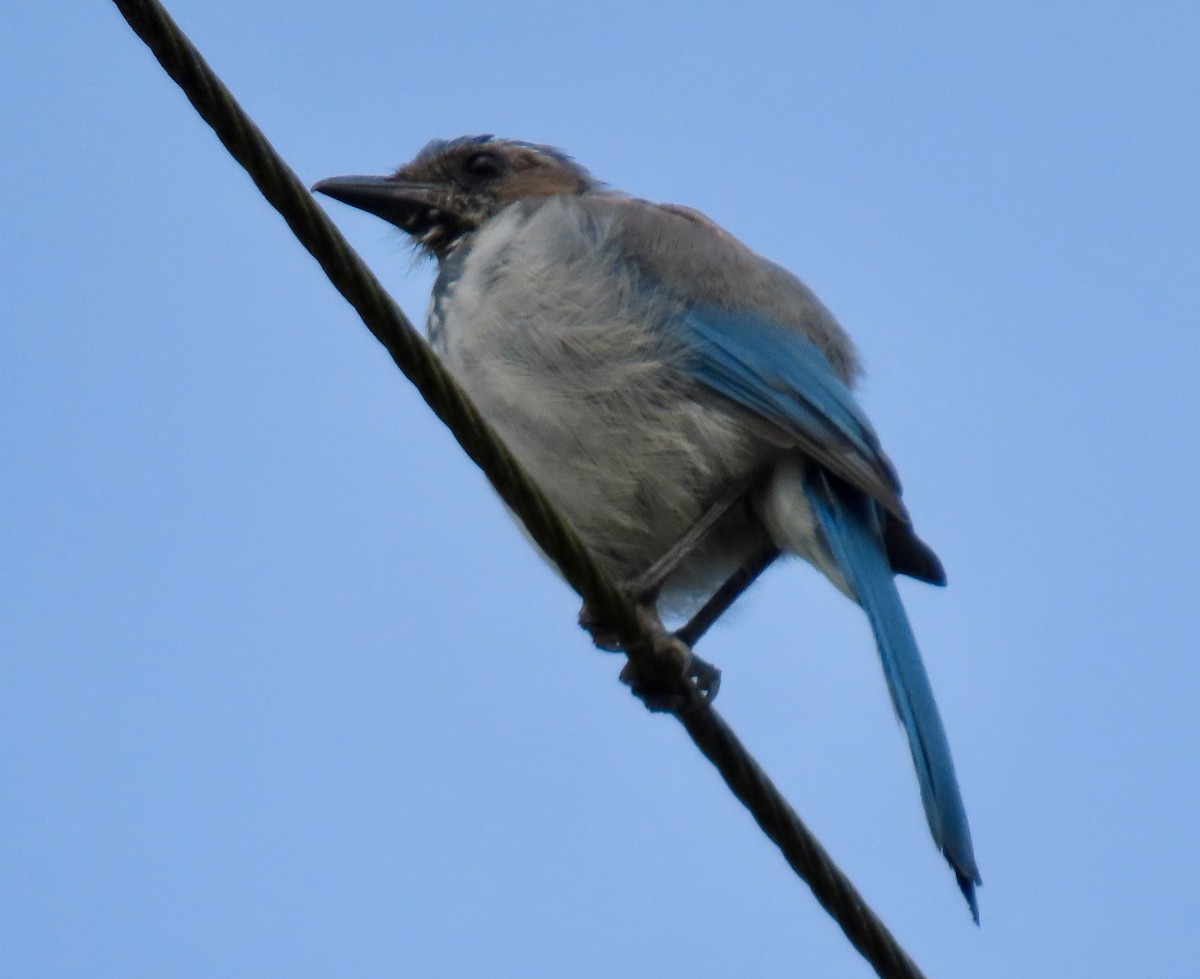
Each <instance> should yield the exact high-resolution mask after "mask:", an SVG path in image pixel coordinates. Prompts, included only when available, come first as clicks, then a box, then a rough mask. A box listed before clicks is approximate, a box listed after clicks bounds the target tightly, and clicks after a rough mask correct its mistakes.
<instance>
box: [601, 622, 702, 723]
mask: <svg viewBox="0 0 1200 979" xmlns="http://www.w3.org/2000/svg"><path fill="white" fill-rule="evenodd" d="M654 656H655V658H656V659H657V660H658V661H659V662H660V663H662V664H663V665H664V669H663V670H662V672H661V673H660V672H659V671H657V670H656V671H655V672H656V674H658V675H655V676H654V677H649V676H647V675H645V673H644V671H643V670H642V669H640V668H639V666H638V665H637V663H636V661H634V660H632V659H631V660H630V661H629V662H628V663H626V664H625V666H624V668H623V669H622V670H621V682H622V683H624V684H625V685H626V686H627V687H629V689H630V691H631V692H632V693H633V695H634V696H635V697H637V698H638V700H640V701H641V702H642V703H643V704H645V705H646V709H647V710H652V711H657V712H662V713H667V714H679V713H684V714H686V713H690V712H691V711H693V710H695V709H696V708H697V707H699V706H700V704H702V703H703V704H709V703H712V701H713V699H714V698H715V697H716V696H717V692H718V691H719V690H720V689H721V671H720V670H719V669H717V667H715V666H713V665H712V664H711V663H709V662H708V661H706V660H703V659H701V658H700V657H699V656H697V655H696V654H695V653H693V652H692V651H691V650H690V649H689V648H688V647H687V646H685V645H684V644H683V643H682V642H680V640H678V639H677V638H676V637H675V636H674V635H673V634H671V633H663V634H662V635H661V636H657V637H655V640H654ZM668 664H669V665H668Z"/></svg>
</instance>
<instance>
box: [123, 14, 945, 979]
mask: <svg viewBox="0 0 1200 979" xmlns="http://www.w3.org/2000/svg"><path fill="white" fill-rule="evenodd" d="M113 2H114V3H115V5H116V6H117V8H118V9H119V10H120V12H121V14H122V15H123V16H124V17H125V19H126V21H128V23H129V26H130V27H132V28H133V30H134V32H135V33H136V34H137V35H138V36H139V37H140V38H141V39H142V40H143V41H144V42H145V43H146V45H147V46H148V47H149V48H150V50H151V51H152V52H153V53H154V56H155V57H156V58H157V59H158V62H159V64H161V65H162V67H163V69H164V70H165V71H166V72H167V74H168V75H170V76H171V78H172V79H174V81H175V82H176V83H177V84H178V85H179V87H180V88H181V89H182V90H183V92H184V94H185V95H186V96H187V98H188V100H189V101H190V102H191V103H192V105H193V106H194V107H195V109H196V111H197V112H198V113H199V114H200V116H201V117H202V118H203V119H204V121H205V122H207V123H208V124H209V126H211V127H212V129H213V130H214V131H215V132H216V134H217V138H218V139H220V140H221V142H222V144H224V146H225V148H226V149H227V150H228V151H229V152H230V154H232V156H233V157H234V159H236V160H237V161H238V162H239V163H240V164H241V165H242V166H243V167H244V168H245V170H246V171H247V173H249V174H250V177H251V179H253V181H254V183H255V185H256V186H257V187H258V189H259V191H260V192H261V193H262V195H263V196H264V197H265V198H266V199H267V201H268V202H270V204H271V206H272V207H274V208H275V210H277V211H278V212H279V213H280V215H281V216H282V217H283V219H284V220H285V221H286V222H287V224H288V227H290V228H291V229H292V232H293V233H294V234H295V235H296V237H297V238H298V239H299V241H300V243H301V244H302V245H303V246H304V247H305V248H306V249H307V250H308V251H309V253H311V254H312V256H313V257H314V258H315V259H316V260H317V262H318V263H319V264H320V266H321V268H322V269H323V270H324V272H325V274H326V275H327V276H328V277H329V279H330V281H331V282H332V283H333V284H334V286H335V288H337V290H338V291H339V292H340V293H341V294H342V295H343V296H344V297H345V298H346V300H347V301H348V302H349V303H350V304H351V305H352V306H353V307H354V309H355V310H356V311H357V312H358V314H359V316H360V317H361V318H362V321H363V323H365V324H366V326H367V329H369V330H370V331H371V333H372V334H373V335H374V336H375V338H376V339H377V340H378V341H379V342H380V343H382V344H383V346H384V347H385V348H386V349H387V351H388V353H389V354H390V355H391V357H392V360H393V361H395V363H396V366H397V367H399V368H400V370H401V371H402V372H403V373H404V375H405V376H406V377H407V378H408V379H409V380H410V381H411V382H412V383H413V384H414V385H415V386H416V388H417V390H418V391H419V392H420V394H421V396H422V397H423V398H424V399H425V402H426V403H427V404H428V405H429V407H430V408H431V409H432V410H433V412H434V414H436V415H437V417H438V418H440V419H441V420H442V422H443V423H444V424H445V425H446V427H447V428H449V429H450V431H451V433H452V434H453V435H454V437H455V438H456V439H457V440H458V443H459V445H461V446H462V448H463V450H464V451H465V452H466V453H467V455H468V456H470V458H471V459H472V460H473V461H474V462H475V464H476V465H478V466H479V468H480V469H482V470H483V472H484V474H485V475H486V476H487V477H488V479H489V481H490V482H491V484H492V486H493V487H494V488H495V489H496V491H497V492H498V493H499V494H500V496H501V497H502V498H503V500H504V502H505V503H506V504H508V506H509V507H510V508H511V509H512V510H513V512H514V513H516V514H517V516H518V517H519V518H520V519H521V522H522V523H523V524H524V525H525V527H526V529H527V530H528V531H529V533H530V535H531V536H532V537H533V538H534V540H536V541H537V543H538V546H539V547H541V549H542V550H543V551H544V552H545V553H546V554H547V555H548V556H549V557H550V558H551V559H552V560H553V561H554V562H555V564H556V565H558V567H559V568H560V570H561V571H562V573H563V575H564V576H565V577H566V578H567V580H568V581H569V582H570V583H571V585H572V587H574V588H575V590H576V591H577V592H578V593H579V594H580V596H581V597H582V598H583V599H584V601H585V602H586V603H587V605H588V608H589V609H590V610H591V611H592V613H593V614H594V615H595V616H596V618H597V620H598V621H600V622H603V623H604V624H605V625H606V626H607V627H608V628H609V629H610V630H612V632H614V633H615V634H616V636H617V637H618V638H619V639H620V640H621V642H622V644H623V646H624V649H625V652H626V655H628V657H629V659H630V662H631V664H633V665H634V666H636V668H637V671H638V673H639V675H641V676H642V677H645V678H651V679H652V680H653V681H654V683H655V685H656V686H658V687H660V688H664V689H671V690H672V691H673V692H674V693H675V695H676V698H677V702H678V703H679V704H680V705H681V706H680V707H679V708H678V709H676V710H674V711H673V712H672V713H673V714H674V716H675V717H676V719H677V720H679V722H680V723H681V724H683V726H684V728H685V729H686V730H687V732H688V734H689V735H690V736H691V738H692V740H693V741H694V742H695V744H696V746H697V747H698V748H699V749H700V751H701V752H702V753H703V754H704V756H705V757H706V758H708V760H709V761H710V762H712V764H713V765H714V766H715V767H716V769H717V770H718V771H719V772H720V773H721V777H722V778H723V779H724V780H725V783H726V784H727V785H728V786H729V788H730V790H731V791H732V792H733V794H734V795H735V796H737V798H738V799H739V800H740V801H741V802H742V804H743V805H745V806H746V808H747V809H748V810H749V811H750V813H751V815H753V816H754V819H755V821H756V822H757V823H758V825H759V826H760V827H761V828H762V830H763V832H764V833H766V835H767V836H768V837H769V838H770V839H771V840H772V841H773V842H774V843H775V844H776V845H777V846H778V847H779V849H780V850H781V851H782V853H783V855H784V857H785V859H786V860H787V862H788V863H789V864H790V865H791V867H792V868H793V869H794V870H795V871H796V873H797V874H798V875H799V876H800V877H801V878H802V879H803V880H804V881H805V882H806V883H807V884H808V885H809V887H810V888H811V889H812V891H813V894H814V895H815V896H816V898H817V900H818V901H819V902H820V904H821V906H822V907H824V908H825V910H826V911H827V912H828V913H829V914H830V915H831V916H832V917H833V918H834V920H835V921H837V923H838V925H839V926H840V927H841V929H842V931H843V932H845V934H846V937H847V938H849V940H850V942H851V943H852V944H853V945H854V947H855V948H857V949H858V950H859V952H860V953H861V954H862V955H863V957H864V958H865V959H866V960H867V961H868V962H870V963H871V965H872V966H873V967H874V969H875V971H876V973H877V974H878V975H879V976H881V977H883V979H922V973H921V971H920V970H919V969H918V968H917V966H916V965H915V963H913V961H912V960H911V959H910V958H909V957H908V955H907V954H906V953H905V951H904V950H903V949H902V948H901V947H900V945H899V943H898V942H897V941H896V939H895V938H894V937H893V936H892V934H891V933H890V932H889V931H888V930H887V928H886V927H885V926H884V924H883V923H882V922H881V921H880V920H879V918H878V917H877V916H876V915H875V913H874V912H873V911H872V910H871V909H870V908H869V907H868V906H867V905H866V903H865V902H864V901H863V899H862V897H861V896H860V895H859V894H858V892H857V891H856V890H855V888H854V886H853V885H852V884H851V883H850V881H849V880H848V879H847V878H846V876H845V875H844V874H843V873H842V872H841V871H840V870H839V869H838V868H837V866H836V865H835V864H834V863H833V861H832V860H831V858H830V857H829V855H828V854H827V853H826V852H825V850H824V848H823V847H822V846H821V845H820V843H819V842H818V841H817V840H816V838H815V837H814V836H813V835H812V833H810V832H809V830H808V829H807V827H806V826H805V825H804V824H803V822H801V820H800V818H799V817H798V816H797V815H796V813H795V811H794V810H793V809H792V807H791V806H790V805H789V804H788V802H787V800H786V799H784V798H783V796H782V795H781V794H780V792H779V790H778V789H776V788H775V786H774V784H773V783H772V782H771V780H770V779H769V778H768V777H767V775H766V773H765V772H763V770H762V769H761V768H760V767H759V766H758V764H757V762H755V760H754V759H753V758H752V757H751V756H750V754H749V753H748V752H747V751H746V749H745V747H743V745H742V744H741V742H740V741H739V740H738V738H737V736H736V735H735V734H734V733H733V731H732V730H731V729H730V728H729V726H728V725H727V724H726V723H725V721H724V720H723V719H722V718H721V716H720V715H719V714H717V712H716V711H715V710H714V709H713V708H712V707H711V705H710V704H709V703H708V702H707V701H706V700H704V699H703V698H702V697H701V696H699V694H698V693H697V692H696V689H695V687H694V686H693V685H692V683H691V682H690V681H688V680H686V679H684V678H683V677H682V676H681V675H680V669H679V665H680V664H679V660H678V653H679V649H678V647H679V644H678V643H672V642H663V641H662V640H663V637H662V636H661V635H655V634H654V633H653V631H652V630H650V629H647V628H646V627H645V626H644V625H643V623H641V622H640V621H639V618H638V616H637V614H636V611H635V609H634V607H633V605H632V604H631V603H630V601H629V600H628V598H627V597H626V596H625V594H624V593H623V592H622V591H620V589H618V588H617V587H616V586H614V585H613V584H612V583H611V582H610V581H609V580H608V579H607V578H606V577H605V576H604V575H603V574H602V573H601V572H600V570H599V569H598V568H597V567H596V564H595V562H594V561H593V560H592V558H591V556H590V555H589V553H588V551H587V549H586V548H585V547H584V546H583V544H582V543H581V542H580V541H579V539H578V537H576V535H575V534H574V532H573V531H572V530H571V528H570V527H569V526H568V525H567V524H566V523H565V522H564V521H563V519H562V518H561V517H560V516H559V515H558V514H557V513H556V512H555V510H554V508H553V507H552V506H551V505H550V503H549V502H548V501H547V500H546V498H545V496H544V495H543V494H542V493H541V491H540V490H539V489H538V487H537V486H536V484H535V483H534V482H533V480H532V479H530V477H529V476H528V475H526V473H525V472H524V470H522V469H521V467H520V465H519V464H518V463H517V462H516V460H515V459H514V458H513V457H512V455H511V454H510V453H509V451H508V450H507V448H505V446H504V444H503V443H502V442H501V441H500V439H499V438H498V437H497V436H496V434H495V433H494V432H493V431H492V429H491V427H490V426H489V425H488V424H487V422H486V421H484V419H483V418H482V417H481V416H480V415H479V413H478V411H477V410H476V409H475V407H474V406H473V405H472V404H471V402H470V401H469V400H468V399H467V397H466V395H465V394H464V393H463V391H462V389H461V388H460V387H459V386H458V384H457V383H456V382H455V381H454V380H453V378H451V377H450V376H449V375H448V374H447V373H446V372H445V370H444V369H443V368H442V366H441V364H440V363H439V362H438V360H437V358H436V357H435V356H434V355H433V353H432V352H431V351H430V349H429V347H428V346H427V344H426V343H425V342H424V340H423V339H422V338H421V336H420V334H419V333H418V332H417V331H416V329H414V327H413V326H412V324H411V323H410V322H409V321H408V319H407V318H406V317H405V315H404V314H403V312H401V310H400V309H399V307H398V306H397V305H396V303H395V302H394V300H393V299H392V298H391V296H389V295H388V294H387V292H386V291H385V290H384V288H383V286H382V285H381V284H380V282H379V280H378V279H376V278H375V276H374V275H373V274H372V273H371V271H370V270H369V269H368V268H367V267H366V265H365V264H364V263H363V261H362V259H361V258H359V256H358V255H357V254H356V253H355V252H354V250H353V249H352V248H351V247H350V245H349V244H348V243H347V242H346V240H345V239H344V238H343V237H342V235H341V234H340V232H339V231H338V230H337V228H336V227H334V225H333V223H332V222H331V221H330V220H329V218H328V217H327V216H326V214H325V212H324V211H323V210H322V209H321V208H320V207H319V206H318V205H317V203H316V201H315V200H314V199H313V197H312V195H311V194H310V193H309V191H308V190H307V188H306V187H305V186H304V184H302V183H301V182H300V180H299V178H298V177H297V176H296V174H295V173H294V172H293V171H292V170H291V169H290V168H289V167H288V166H287V164H286V163H284V162H283V160H282V158H280V156H279V154H278V153H276V151H275V150H274V149H273V148H272V146H271V145H270V143H269V142H268V141H267V139H266V137H265V136H264V135H263V134H262V132H261V131H260V130H259V129H258V127H257V126H255V125H254V123H253V122H252V121H251V120H250V118H249V117H248V116H247V115H246V113H245V112H244V111H243V110H242V108H241V107H240V106H239V105H238V103H237V102H236V100H235V99H234V98H233V95H232V94H231V93H230V92H229V90H228V89H227V88H226V87H225V86H224V84H223V83H222V82H221V80H220V79H219V78H218V77H217V76H216V74H215V73H214V72H213V71H212V69H211V68H210V67H209V66H208V64H207V63H206V62H205V61H204V59H203V58H202V57H201V55H200V53H199V51H197V50H196V48H195V47H194V46H193V45H192V43H191V42H190V41H189V40H188V39H187V38H186V37H185V36H184V34H183V33H182V31H180V30H179V27H178V26H177V25H176V24H175V22H174V21H173V20H172V19H171V17H170V15H169V14H168V13H167V12H166V10H165V9H164V8H163V6H162V5H161V4H160V3H158V2H157V0H113ZM672 647H674V648H672Z"/></svg>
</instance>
